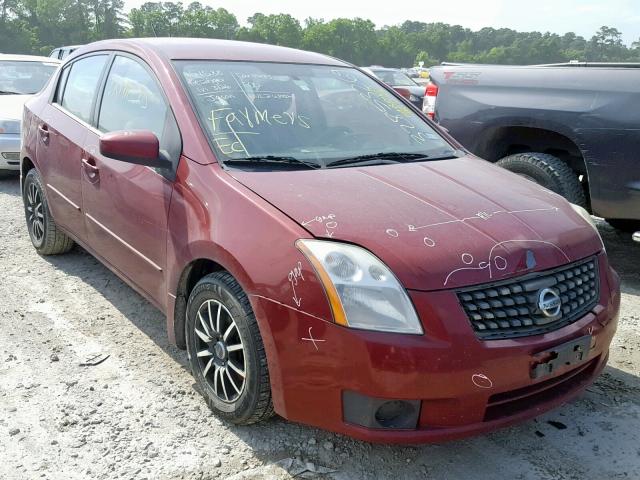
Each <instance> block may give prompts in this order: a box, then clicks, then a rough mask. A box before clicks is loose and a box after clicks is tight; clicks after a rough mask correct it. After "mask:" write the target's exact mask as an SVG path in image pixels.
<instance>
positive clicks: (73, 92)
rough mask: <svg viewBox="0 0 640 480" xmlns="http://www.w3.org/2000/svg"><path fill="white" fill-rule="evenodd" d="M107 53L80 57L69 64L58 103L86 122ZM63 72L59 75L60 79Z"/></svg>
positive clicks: (89, 119)
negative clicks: (69, 68) (69, 67)
mask: <svg viewBox="0 0 640 480" xmlns="http://www.w3.org/2000/svg"><path fill="white" fill-rule="evenodd" d="M107 58H108V56H107V55H94V56H91V57H87V58H82V59H80V60H78V61H76V62H74V63H73V65H71V70H70V72H69V73H68V78H67V79H66V85H65V86H64V92H63V94H62V99H61V101H60V105H61V106H62V107H63V108H64V109H65V110H67V111H68V112H69V113H72V114H73V115H75V116H76V117H78V118H80V119H81V120H84V121H85V122H87V123H90V121H91V108H92V106H93V100H94V98H95V95H96V91H97V89H98V83H99V81H100V76H101V74H102V70H103V68H104V65H105V63H106V61H107ZM63 77H64V74H63V75H61V77H60V78H61V81H62V80H63Z"/></svg>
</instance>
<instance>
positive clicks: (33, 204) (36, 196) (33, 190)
mask: <svg viewBox="0 0 640 480" xmlns="http://www.w3.org/2000/svg"><path fill="white" fill-rule="evenodd" d="M26 208H27V221H28V222H29V229H30V230H31V233H32V235H33V238H34V240H35V241H36V242H37V243H40V242H42V240H43V238H44V211H43V205H42V195H41V193H40V190H39V189H38V186H37V185H36V184H35V183H30V184H29V186H28V188H27V202H26Z"/></svg>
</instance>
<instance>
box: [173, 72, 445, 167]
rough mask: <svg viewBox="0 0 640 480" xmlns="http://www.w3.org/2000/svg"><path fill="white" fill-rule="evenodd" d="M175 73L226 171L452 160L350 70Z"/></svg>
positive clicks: (386, 95) (394, 102) (422, 125)
mask: <svg viewBox="0 0 640 480" xmlns="http://www.w3.org/2000/svg"><path fill="white" fill-rule="evenodd" d="M176 69H177V70H178V72H179V74H180V75H181V76H182V79H183V82H184V84H185V85H186V88H187V90H188V91H189V94H190V96H191V98H192V101H193V104H194V106H195V109H196V113H197V115H198V117H199V120H200V123H201V125H202V127H203V129H204V131H205V133H206V134H207V136H208V138H209V140H210V143H211V145H212V146H213V148H214V149H215V151H216V154H217V157H218V159H219V160H221V161H222V162H227V163H228V164H229V166H230V165H232V164H233V166H234V167H235V166H237V165H239V164H240V163H241V160H245V163H248V162H247V160H258V159H259V160H262V161H264V167H266V168H272V167H273V166H274V164H275V163H276V162H280V163H281V164H283V165H284V164H286V165H288V168H302V167H304V168H310V167H316V168H318V167H319V168H324V167H326V166H328V165H330V164H331V163H334V162H339V161H341V163H340V165H341V166H348V161H347V162H345V160H348V159H350V158H356V157H358V160H359V161H365V160H366V162H367V163H368V164H372V163H375V162H376V160H375V158H376V156H377V155H379V154H384V153H393V154H395V155H397V154H398V153H401V154H406V156H401V157H398V156H394V157H393V159H389V158H388V159H386V162H391V161H393V162H396V161H401V160H402V161H406V160H408V159H409V157H412V159H414V160H415V159H416V158H420V159H424V157H429V158H430V159H433V158H443V157H451V156H453V155H454V152H455V150H454V149H453V147H451V145H450V144H449V143H447V142H446V141H445V140H444V139H443V138H442V137H441V136H440V135H438V134H437V133H436V132H435V131H434V130H433V129H432V128H431V127H430V126H429V125H428V124H427V122H426V121H425V120H424V119H423V118H421V117H420V116H419V115H418V114H417V113H415V112H414V111H413V110H412V109H411V108H409V107H408V106H406V105H405V104H404V103H403V102H401V101H400V100H398V99H397V98H396V97H395V96H394V95H393V94H391V93H390V92H388V91H387V90H386V89H385V88H383V87H381V86H380V85H379V84H377V83H376V82H375V81H374V80H372V79H370V78H369V77H367V76H366V75H364V74H363V73H361V72H359V71H358V70H356V69H354V68H347V67H332V66H324V65H302V64H278V63H258V62H220V61H191V60H189V61H178V62H176ZM361 157H373V158H365V159H363V158H361ZM390 157H391V156H390ZM378 163H379V162H378ZM248 168H249V167H248Z"/></svg>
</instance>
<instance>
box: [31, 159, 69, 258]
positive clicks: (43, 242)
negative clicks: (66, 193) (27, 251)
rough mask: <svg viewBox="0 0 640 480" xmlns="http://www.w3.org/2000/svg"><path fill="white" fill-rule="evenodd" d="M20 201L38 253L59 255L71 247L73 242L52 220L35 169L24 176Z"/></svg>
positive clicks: (32, 241)
mask: <svg viewBox="0 0 640 480" xmlns="http://www.w3.org/2000/svg"><path fill="white" fill-rule="evenodd" d="M22 201H23V203H24V213H25V217H26V220H27V228H28V230H29V237H30V238H31V243H32V244H33V246H34V247H35V249H36V251H37V252H38V253H39V254H40V255H59V254H62V253H66V252H68V251H69V250H71V249H72V248H73V245H74V242H73V240H72V239H71V238H69V236H68V235H66V234H65V233H64V232H63V231H62V230H60V228H58V226H57V225H56V222H55V221H54V220H53V217H52V216H51V211H50V210H49V204H48V203H47V197H46V196H45V194H44V188H43V186H42V181H41V180H40V175H38V172H37V171H36V170H35V169H31V170H29V173H27V175H26V176H25V179H24V185H23V189H22Z"/></svg>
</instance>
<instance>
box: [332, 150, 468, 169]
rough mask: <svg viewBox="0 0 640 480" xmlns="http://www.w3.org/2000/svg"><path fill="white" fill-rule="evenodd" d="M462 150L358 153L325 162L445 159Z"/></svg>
mask: <svg viewBox="0 0 640 480" xmlns="http://www.w3.org/2000/svg"><path fill="white" fill-rule="evenodd" d="M463 155H464V152H460V151H459V150H453V151H451V153H450V154H445V155H441V156H438V157H432V156H430V155H427V154H425V153H413V152H380V153H372V154H370V155H358V156H357V157H349V158H342V159H340V160H335V161H333V162H329V163H327V168H331V167H336V166H342V167H344V166H349V165H357V164H359V163H366V162H371V161H372V160H384V161H391V162H396V163H406V162H419V161H420V160H446V159H449V158H457V157H460V156H463Z"/></svg>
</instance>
